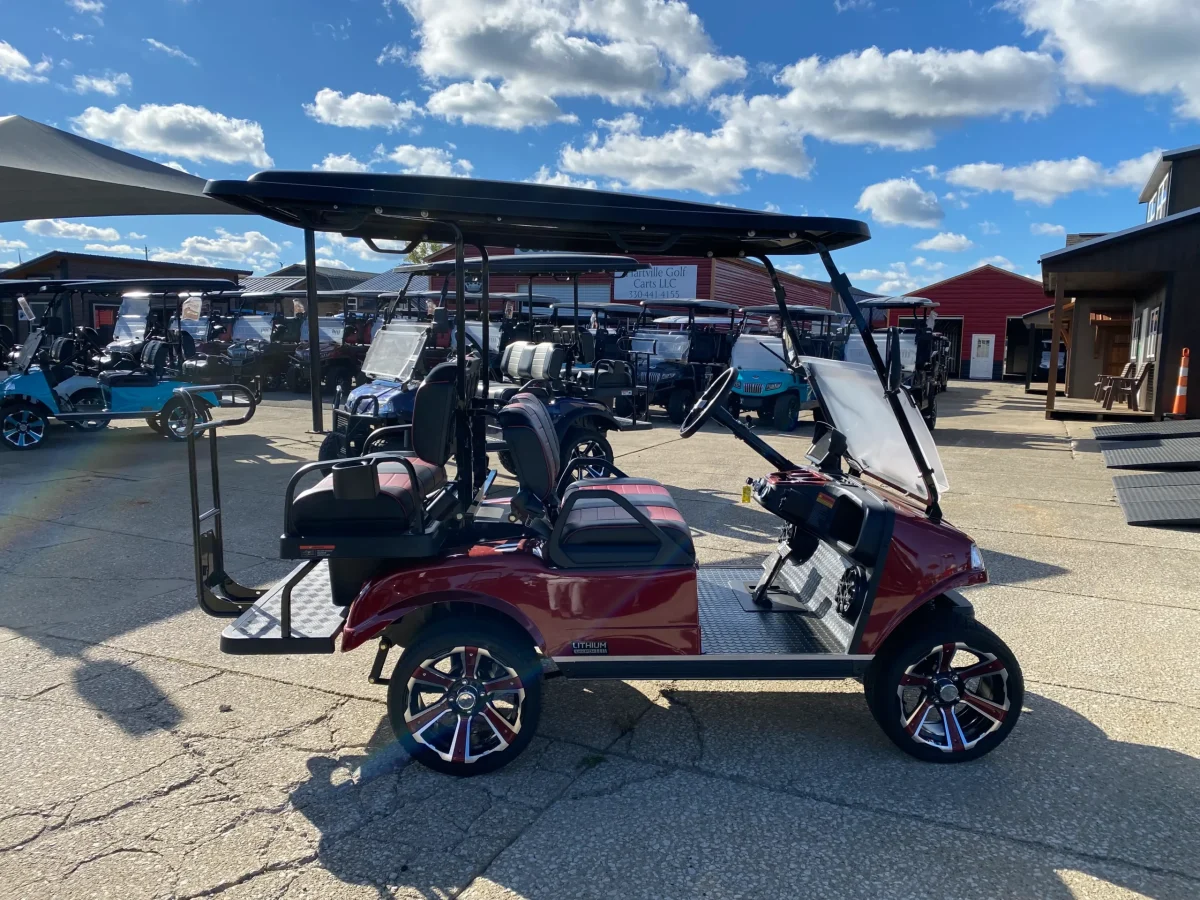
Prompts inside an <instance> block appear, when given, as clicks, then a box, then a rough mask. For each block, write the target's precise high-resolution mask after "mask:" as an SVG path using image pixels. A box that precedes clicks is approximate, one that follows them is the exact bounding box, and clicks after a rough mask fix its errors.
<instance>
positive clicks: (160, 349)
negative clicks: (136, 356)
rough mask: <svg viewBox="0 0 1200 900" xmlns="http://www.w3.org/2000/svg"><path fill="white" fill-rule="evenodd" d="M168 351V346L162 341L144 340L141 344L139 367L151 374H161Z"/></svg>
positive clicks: (169, 349) (169, 350)
mask: <svg viewBox="0 0 1200 900" xmlns="http://www.w3.org/2000/svg"><path fill="white" fill-rule="evenodd" d="M170 352H171V348H170V346H169V345H167V344H166V343H165V342H163V341H146V343H145V344H143V345H142V354H141V358H140V368H141V369H142V371H143V372H148V373H149V374H151V375H161V374H162V371H163V369H164V368H166V365H167V357H168V355H169V354H170Z"/></svg>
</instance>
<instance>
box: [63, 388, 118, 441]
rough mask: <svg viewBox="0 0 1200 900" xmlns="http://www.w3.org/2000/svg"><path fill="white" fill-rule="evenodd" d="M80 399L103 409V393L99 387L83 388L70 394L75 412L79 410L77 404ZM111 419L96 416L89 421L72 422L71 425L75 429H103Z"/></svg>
mask: <svg viewBox="0 0 1200 900" xmlns="http://www.w3.org/2000/svg"><path fill="white" fill-rule="evenodd" d="M81 400H82V401H86V402H88V403H90V404H93V405H96V406H98V407H99V408H100V409H104V394H103V392H101V390H100V388H83V389H82V390H78V391H76V392H75V393H74V394H72V395H71V402H72V403H74V404H75V406H76V412H78V411H79V410H78V406H79V403H80V401H81ZM111 421H112V419H110V418H108V417H107V416H97V417H96V418H95V419H93V420H91V421H89V422H79V421H75V422H72V423H71V427H72V428H74V429H76V430H77V431H103V430H104V429H105V428H107V427H108V423H109V422H111Z"/></svg>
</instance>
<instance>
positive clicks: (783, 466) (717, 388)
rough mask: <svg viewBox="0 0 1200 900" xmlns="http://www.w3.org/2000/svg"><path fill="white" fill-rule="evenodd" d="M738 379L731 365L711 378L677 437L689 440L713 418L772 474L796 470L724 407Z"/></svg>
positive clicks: (689, 412)
mask: <svg viewBox="0 0 1200 900" xmlns="http://www.w3.org/2000/svg"><path fill="white" fill-rule="evenodd" d="M737 376H738V370H737V369H735V368H733V367H732V366H731V367H730V368H728V369H726V370H725V371H724V372H722V373H721V374H720V375H718V376H717V377H716V378H715V379H713V382H712V384H710V385H709V386H708V387H707V388H705V390H704V393H703V394H701V395H700V398H699V399H698V400H697V401H696V402H695V403H694V404H693V405H692V408H691V409H690V410H689V411H688V414H687V416H685V417H684V420H683V424H682V425H680V426H679V436H680V437H684V438H690V437H691V436H692V435H693V434H695V433H696V432H697V431H699V430H700V427H701V426H702V425H703V424H704V423H705V422H707V421H708V420H709V419H710V418H712V419H716V420H717V421H718V422H720V423H721V424H722V425H724V426H725V427H726V428H728V429H729V430H730V431H732V432H733V436H734V437H736V438H737V439H738V440H740V441H742V442H743V443H745V444H747V445H748V446H749V447H750V449H751V450H753V451H754V452H755V453H757V454H758V455H759V456H761V457H762V458H763V459H765V460H766V461H767V462H769V463H770V464H771V465H772V466H774V468H775V471H777V472H787V471H791V470H792V469H796V468H798V466H797V465H796V464H795V463H794V462H792V461H791V460H790V459H788V458H787V457H786V456H784V455H783V454H782V453H780V452H779V451H778V450H776V449H775V448H774V447H772V446H771V445H770V444H768V443H767V442H766V441H764V440H763V439H762V438H760V437H759V436H758V435H757V434H755V433H754V432H753V431H751V430H750V429H749V428H747V427H746V426H745V425H744V424H742V422H741V421H740V420H739V419H738V417H737V416H735V415H734V414H733V413H731V412H730V411H729V410H728V409H726V408H725V400H726V399H727V398H728V397H729V392H730V391H731V390H733V383H734V381H736V380H737Z"/></svg>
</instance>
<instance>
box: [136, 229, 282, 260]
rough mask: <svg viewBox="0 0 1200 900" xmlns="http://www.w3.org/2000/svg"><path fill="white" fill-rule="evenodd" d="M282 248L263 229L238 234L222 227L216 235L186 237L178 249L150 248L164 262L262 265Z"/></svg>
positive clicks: (275, 255) (155, 256)
mask: <svg viewBox="0 0 1200 900" xmlns="http://www.w3.org/2000/svg"><path fill="white" fill-rule="evenodd" d="M282 249H283V248H282V247H281V246H280V245H279V244H277V243H275V241H273V240H271V239H270V238H269V237H267V236H266V235H265V234H263V233H262V232H261V231H246V232H243V233H241V234H234V233H231V232H229V231H226V230H225V229H224V228H218V229H217V230H216V236H215V237H209V236H207V235H192V236H191V237H186V238H184V239H183V241H182V242H181V243H180V245H179V249H178V250H168V249H166V248H165V247H155V248H154V249H153V250H151V251H150V258H151V259H155V260H159V261H161V262H177V263H189V264H191V265H197V266H213V265H222V264H228V263H231V262H232V263H240V264H244V265H248V266H250V267H251V268H252V269H259V268H263V267H264V264H265V263H267V262H270V261H278V259H279V253H280V251H281V250H282Z"/></svg>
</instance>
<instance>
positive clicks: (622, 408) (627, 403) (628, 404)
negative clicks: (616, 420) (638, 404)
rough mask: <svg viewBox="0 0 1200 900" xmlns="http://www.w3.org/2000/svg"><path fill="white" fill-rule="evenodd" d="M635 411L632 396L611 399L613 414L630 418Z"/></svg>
mask: <svg viewBox="0 0 1200 900" xmlns="http://www.w3.org/2000/svg"><path fill="white" fill-rule="evenodd" d="M635 411H636V409H635V407H634V405H633V398H632V397H617V398H616V399H615V400H614V401H613V414H614V415H617V416H620V417H621V418H622V419H628V418H631V417H632V416H633V414H634V412H635Z"/></svg>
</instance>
